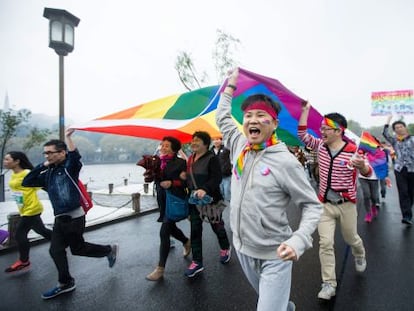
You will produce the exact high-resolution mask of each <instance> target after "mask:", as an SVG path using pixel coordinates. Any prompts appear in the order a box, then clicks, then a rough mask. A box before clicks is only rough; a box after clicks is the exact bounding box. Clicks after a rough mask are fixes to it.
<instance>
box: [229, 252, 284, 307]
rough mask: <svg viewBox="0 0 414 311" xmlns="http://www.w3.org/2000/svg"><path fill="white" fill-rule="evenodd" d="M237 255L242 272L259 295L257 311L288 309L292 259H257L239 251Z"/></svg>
mask: <svg viewBox="0 0 414 311" xmlns="http://www.w3.org/2000/svg"><path fill="white" fill-rule="evenodd" d="M275 252H276V250H275ZM237 256H238V257H239V261H240V264H241V267H242V269H243V272H244V274H245V275H246V277H247V279H248V281H249V282H250V284H251V285H252V286H253V288H254V289H255V291H256V293H257V294H258V295H259V298H258V301H257V311H286V310H288V302H289V296H290V287H291V281H292V261H283V260H281V259H275V260H263V259H257V258H253V257H249V256H246V255H244V254H242V253H240V252H237Z"/></svg>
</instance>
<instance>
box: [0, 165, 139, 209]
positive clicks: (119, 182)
mask: <svg viewBox="0 0 414 311" xmlns="http://www.w3.org/2000/svg"><path fill="white" fill-rule="evenodd" d="M143 173H144V169H143V168H142V167H140V166H137V165H136V164H135V163H123V164H94V165H84V166H83V167H82V170H81V172H80V179H81V180H82V182H83V183H84V184H87V185H88V190H90V191H92V192H93V191H94V190H101V189H108V184H113V185H114V187H115V188H116V187H119V186H123V185H124V184H125V180H126V181H127V183H128V184H142V183H144V177H143V175H142V174H143ZM10 174H11V171H9V172H7V173H6V174H5V198H6V201H9V200H12V198H11V192H10V188H9V179H10ZM38 195H39V198H41V199H47V194H46V193H45V192H44V191H39V192H38Z"/></svg>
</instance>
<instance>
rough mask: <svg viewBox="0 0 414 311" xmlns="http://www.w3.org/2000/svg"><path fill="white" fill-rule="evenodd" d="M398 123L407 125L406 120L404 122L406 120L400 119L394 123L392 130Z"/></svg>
mask: <svg viewBox="0 0 414 311" xmlns="http://www.w3.org/2000/svg"><path fill="white" fill-rule="evenodd" d="M397 124H401V125H402V126H404V127H407V125H406V124H405V122H404V121H402V120H398V121H395V122H394V123H393V124H392V130H395V126H396V125H397Z"/></svg>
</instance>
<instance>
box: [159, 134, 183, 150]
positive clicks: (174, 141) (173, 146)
mask: <svg viewBox="0 0 414 311" xmlns="http://www.w3.org/2000/svg"><path fill="white" fill-rule="evenodd" d="M162 141H169V142H170V144H171V149H172V151H174V152H175V153H177V152H178V151H180V149H181V142H180V141H179V140H178V139H177V138H175V137H172V136H165V137H164V138H163V139H162Z"/></svg>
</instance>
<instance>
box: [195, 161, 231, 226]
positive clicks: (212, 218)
mask: <svg viewBox="0 0 414 311" xmlns="http://www.w3.org/2000/svg"><path fill="white" fill-rule="evenodd" d="M192 164H193V163H191V164H190V165H189V171H190V176H191V180H192V182H193V186H194V187H195V188H196V189H197V188H198V186H197V183H196V181H195V178H194V175H193V167H192ZM189 201H190V203H193V204H194V203H195V206H196V208H197V210H198V213H199V215H200V218H201V219H202V220H203V221H205V222H208V223H212V224H214V223H219V222H221V220H222V215H223V211H224V209H225V208H226V207H227V203H226V202H225V201H223V200H220V201H218V202H217V203H215V204H212V201H213V198H212V197H211V196H209V195H207V194H206V195H205V196H204V197H203V199H198V198H197V197H195V195H194V190H193V191H192V192H191V196H190V199H189Z"/></svg>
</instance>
